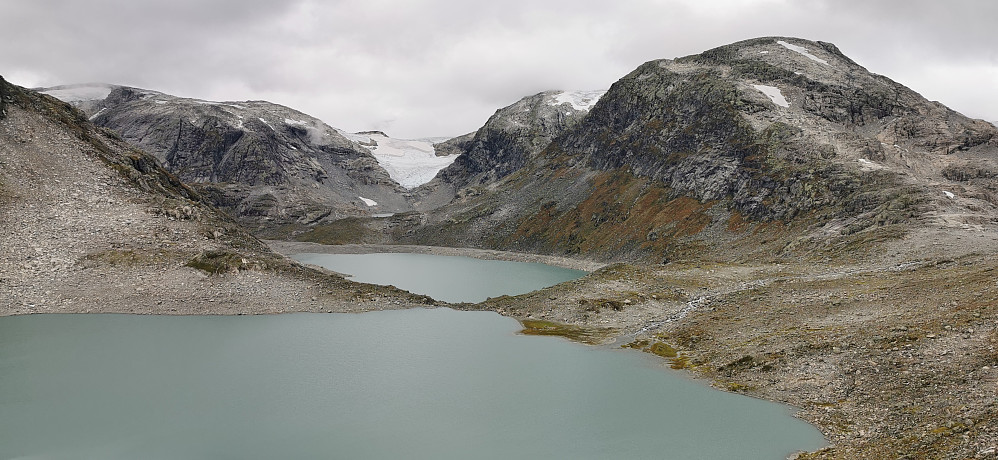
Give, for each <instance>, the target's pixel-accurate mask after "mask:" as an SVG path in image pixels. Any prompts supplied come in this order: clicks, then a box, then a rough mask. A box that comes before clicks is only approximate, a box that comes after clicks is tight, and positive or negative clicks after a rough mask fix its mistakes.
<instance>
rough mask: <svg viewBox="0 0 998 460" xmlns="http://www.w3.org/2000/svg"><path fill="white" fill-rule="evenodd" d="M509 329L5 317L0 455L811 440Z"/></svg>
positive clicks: (773, 445)
mask: <svg viewBox="0 0 998 460" xmlns="http://www.w3.org/2000/svg"><path fill="white" fill-rule="evenodd" d="M445 265H450V263H449V262H448V263H447V264H445ZM417 271H418V270H417ZM434 273H436V274H437V277H445V276H446V275H441V274H440V273H439V272H437V271H434ZM488 273H489V274H490V275H489V276H491V277H493V279H495V277H496V274H495V273H494V272H491V271H489V272H488ZM391 284H397V283H394V282H392V283H391ZM398 284H401V283H398ZM454 284H455V283H451V285H454ZM456 284H463V283H456ZM519 329H520V327H519V323H517V322H516V321H515V320H513V319H510V318H505V317H502V316H500V315H497V314H495V313H491V312H461V311H455V310H450V309H445V308H438V309H413V310H402V311H379V312H370V313H362V314H306V313H301V314H284V315H273V316H139V315H110V314H108V315H32V316H18V317H3V318H0V460H13V459H39V460H41V459H47V460H70V459H72V460H78V459H84V460H87V459H93V460H97V459H100V460H119V459H120V460H126V459H147V460H167V459H171V460H172V459H183V460H198V459H204V460H209V459H211V460H214V459H240V460H243V459H261V460H264V459H267V460H269V459H277V458H280V459H317V458H323V459H341V458H342V459H509V458H525V459H535V458H536V459H607V458H614V459H692V458H703V459H714V458H739V459H782V458H785V457H786V456H787V455H788V454H790V453H792V452H794V451H797V450H814V449H818V448H820V447H822V446H824V445H826V441H825V440H824V439H823V438H822V436H821V434H820V433H819V432H818V431H817V429H815V428H814V427H813V426H811V425H808V424H806V423H804V422H803V421H801V420H798V419H796V418H794V417H792V416H791V414H792V409H791V408H789V407H787V406H784V405H780V404H775V403H770V402H766V401H762V400H758V399H753V398H749V397H745V396H741V395H736V394H731V393H725V392H721V391H718V390H714V389H712V388H710V387H708V386H706V385H704V384H703V383H702V382H695V381H692V380H690V379H688V378H686V377H685V374H682V373H680V372H676V371H672V370H670V369H667V368H665V366H664V363H663V362H662V361H661V360H660V359H658V358H656V357H654V356H651V355H647V354H643V353H639V352H635V351H633V350H621V349H619V348H617V347H616V346H604V347H592V346H584V345H579V344H575V343H571V342H568V341H566V340H563V339H559V338H555V337H538V336H523V335H518V334H517V332H518V331H519Z"/></svg>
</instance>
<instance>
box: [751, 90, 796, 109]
mask: <svg viewBox="0 0 998 460" xmlns="http://www.w3.org/2000/svg"><path fill="white" fill-rule="evenodd" d="M752 87H753V88H755V89H757V90H759V91H760V92H761V93H762V94H765V95H766V96H769V98H770V99H771V100H772V101H773V103H774V104H776V105H778V106H780V107H790V102H789V101H787V98H785V97H783V93H782V92H781V91H780V88H777V87H775V86H768V85H752Z"/></svg>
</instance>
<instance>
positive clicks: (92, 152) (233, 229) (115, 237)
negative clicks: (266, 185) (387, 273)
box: [0, 79, 420, 315]
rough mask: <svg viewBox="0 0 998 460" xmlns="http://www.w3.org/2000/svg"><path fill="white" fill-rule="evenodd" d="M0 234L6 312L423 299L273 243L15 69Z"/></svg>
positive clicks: (4, 110)
mask: <svg viewBox="0 0 998 460" xmlns="http://www.w3.org/2000/svg"><path fill="white" fill-rule="evenodd" d="M0 240H2V241H3V244H2V245H0V315H10V314H27V313H44V312H65V313H70V312H90V311H93V312H136V313H163V314H180V313H186V314H203V313H207V312H211V313H214V314H220V313H232V314H234V313H244V312H250V313H265V312H279V311H329V310H346V311H355V310H357V309H358V308H359V309H364V308H365V307H364V306H363V305H362V304H358V302H357V299H358V298H366V296H370V295H374V296H376V297H379V298H385V299H393V298H394V299H397V300H398V301H401V302H402V303H403V304H405V303H408V302H411V301H417V302H418V301H420V300H419V299H418V298H417V297H415V296H408V295H406V294H400V293H398V292H397V291H395V290H394V289H389V288H380V287H364V286H358V285H356V284H355V283H351V282H348V281H345V280H343V279H342V278H338V277H333V276H327V275H323V274H320V273H318V272H314V271H312V270H308V269H304V268H303V267H301V266H299V265H297V264H296V263H294V262H291V261H289V260H288V259H286V258H284V257H281V256H279V255H277V254H274V253H273V252H271V251H270V250H269V249H268V248H267V247H266V246H264V245H263V244H262V243H261V242H260V241H258V240H257V239H256V238H254V237H252V236H250V235H249V234H247V233H246V232H245V231H244V230H242V229H241V228H240V227H239V226H238V225H236V224H235V222H233V221H232V220H231V219H230V218H228V217H227V216H225V215H224V214H222V213H220V212H219V211H218V210H217V209H215V208H213V207H212V206H211V205H209V204H208V203H206V202H205V201H204V200H203V199H202V198H201V197H200V196H199V194H198V193H197V192H196V191H195V190H193V189H191V188H189V187H188V186H186V185H184V184H182V183H181V181H180V180H179V179H178V178H177V177H176V176H174V175H172V174H170V173H168V172H167V171H165V170H164V169H163V168H161V167H160V166H159V165H158V163H157V161H156V159H154V158H153V157H151V156H149V155H147V154H145V153H144V152H141V151H138V150H136V149H135V148H134V147H132V146H130V145H129V144H127V143H126V142H124V141H122V140H121V139H120V138H118V137H117V136H116V135H114V134H113V133H112V132H110V131H108V130H105V129H101V128H97V127H95V126H94V125H93V124H91V123H90V122H88V121H87V119H86V116H85V115H84V114H83V113H81V112H80V111H78V110H75V109H74V108H72V107H70V106H69V105H67V104H65V103H63V102H60V101H58V100H56V99H54V98H52V97H48V96H43V95H40V94H38V93H35V92H32V91H28V90H25V89H23V88H19V87H16V86H13V85H10V84H7V83H6V82H5V81H3V79H0ZM392 304H393V303H392V302H389V305H384V306H382V307H389V308H392V306H391V305H392ZM371 305H374V304H371ZM379 308H380V307H379Z"/></svg>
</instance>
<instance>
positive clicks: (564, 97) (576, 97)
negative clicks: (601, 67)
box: [554, 90, 606, 112]
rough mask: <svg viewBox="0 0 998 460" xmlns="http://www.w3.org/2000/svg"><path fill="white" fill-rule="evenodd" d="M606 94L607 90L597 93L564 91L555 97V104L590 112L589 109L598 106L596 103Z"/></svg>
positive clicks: (596, 91) (597, 91)
mask: <svg viewBox="0 0 998 460" xmlns="http://www.w3.org/2000/svg"><path fill="white" fill-rule="evenodd" d="M604 94H606V91H605V90H595V91H562V92H561V93H558V95H557V96H555V97H554V104H555V105H561V104H564V103H569V104H571V105H572V108H574V109H575V110H582V111H585V112H588V111H589V109H591V108H593V106H594V105H596V101H599V98H601V97H603V95H604Z"/></svg>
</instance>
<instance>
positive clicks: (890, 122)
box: [399, 37, 998, 260]
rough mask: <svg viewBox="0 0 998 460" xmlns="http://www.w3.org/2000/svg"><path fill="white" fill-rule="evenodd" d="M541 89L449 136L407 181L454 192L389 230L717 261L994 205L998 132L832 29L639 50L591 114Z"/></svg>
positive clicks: (427, 195)
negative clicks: (883, 66) (678, 52)
mask: <svg viewBox="0 0 998 460" xmlns="http://www.w3.org/2000/svg"><path fill="white" fill-rule="evenodd" d="M553 98H555V95H553V94H548V93H542V94H539V95H536V96H532V97H531V98H526V99H524V100H522V101H520V102H518V103H517V104H514V105H512V106H510V107H507V108H504V109H501V110H500V111H498V112H497V113H496V115H495V116H493V118H492V119H490V120H489V122H488V123H486V125H485V126H484V127H483V128H482V129H480V130H479V131H478V132H477V133H475V135H474V136H473V138H471V139H467V138H463V139H462V138H459V139H457V140H454V141H452V142H454V143H459V144H460V145H459V146H456V147H455V148H457V149H459V150H462V149H463V151H464V152H465V153H464V155H462V156H461V157H460V158H458V160H457V161H456V162H455V163H454V164H453V165H451V166H450V167H448V168H446V169H444V170H443V171H442V172H441V174H440V176H439V177H438V178H437V179H435V180H434V181H433V182H431V183H430V184H428V185H427V186H425V187H424V189H421V190H420V191H421V192H422V193H423V195H422V198H423V199H424V200H427V201H431V202H432V201H434V200H435V199H436V200H440V201H444V200H445V199H446V197H448V196H453V197H456V198H455V199H454V200H453V201H452V202H450V204H448V205H446V206H443V207H441V208H439V209H435V210H433V211H430V212H428V213H427V215H426V216H425V218H424V219H423V220H424V221H425V224H426V225H423V226H420V227H418V228H415V229H407V230H406V232H407V233H405V234H404V235H402V234H401V233H400V234H399V235H400V238H402V239H403V240H404V241H411V242H418V243H426V244H445V245H455V246H484V247H490V248H505V249H515V250H524V251H533V252H547V253H561V254H577V253H582V254H587V255H590V256H595V257H601V258H640V259H650V260H662V259H672V258H677V257H678V258H683V257H690V256H692V255H698V256H699V255H703V254H713V255H714V256H716V257H719V258H726V259H730V258H732V257H740V256H739V254H741V255H742V256H746V257H748V256H750V254H759V253H764V254H794V253H800V252H801V251H819V252H820V251H823V250H825V249H822V247H826V248H827V247H832V246H834V245H832V246H828V245H830V244H832V242H834V241H840V240H841V241H843V244H844V245H845V246H843V247H851V246H849V245H848V244H847V243H846V242H848V241H876V240H880V239H882V238H884V237H889V236H890V235H897V234H899V232H900V234H903V232H904V231H906V229H909V228H913V226H917V225H943V226H946V225H960V226H966V225H971V226H972V225H983V224H991V223H994V220H995V217H994V216H996V215H998V213H996V209H998V208H996V204H998V198H996V197H998V154H996V152H998V130H996V128H995V127H994V126H993V125H991V124H989V123H987V122H984V121H981V120H973V119H970V118H967V117H965V116H963V115H960V114H959V113H956V112H954V111H952V110H950V109H948V108H946V107H945V106H943V105H942V104H939V103H936V102H930V101H927V100H925V99H924V98H923V97H921V96H920V95H918V94H917V93H915V92H914V91H912V90H910V89H908V88H906V87H904V86H903V85H901V84H898V83H896V82H894V81H892V80H890V79H888V78H886V77H883V76H880V75H875V74H872V73H870V72H868V71H867V70H866V69H865V68H863V67H861V66H860V65H858V64H857V63H855V62H853V61H852V60H851V59H849V58H848V57H846V56H845V55H843V54H842V53H841V52H840V51H839V50H838V48H836V47H835V46H834V45H832V44H829V43H823V42H812V41H807V40H802V39H797V38H784V37H767V38H759V39H753V40H746V41H742V42H738V43H735V44H732V45H728V46H723V47H720V48H716V49H712V50H708V51H706V52H704V53H701V54H698V55H693V56H687V57H684V58H679V59H675V60H657V61H651V62H648V63H645V64H644V65H642V66H640V67H638V68H637V69H636V70H634V71H633V72H631V73H630V74H628V75H627V76H625V77H623V78H622V79H621V80H619V81H618V82H616V83H615V84H614V85H613V86H612V87H611V88H610V89H609V91H608V92H607V93H606V94H605V95H603V96H602V97H600V98H599V99H598V102H596V103H595V105H594V106H592V108H591V110H589V111H588V112H586V111H582V110H576V108H575V107H574V106H571V104H562V105H558V106H553V105H551V104H550V103H549V102H550V101H551V100H552V99H553ZM556 108H563V109H564V110H555V109H556ZM433 187H436V189H433ZM434 194H436V195H434ZM434 196H435V198H434ZM434 207H435V206H427V207H424V209H430V208H434Z"/></svg>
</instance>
